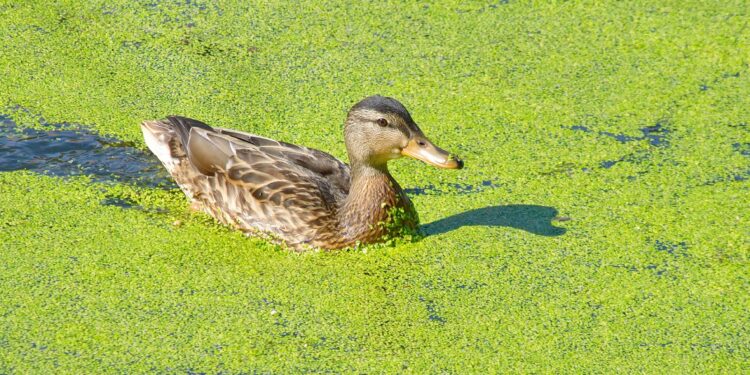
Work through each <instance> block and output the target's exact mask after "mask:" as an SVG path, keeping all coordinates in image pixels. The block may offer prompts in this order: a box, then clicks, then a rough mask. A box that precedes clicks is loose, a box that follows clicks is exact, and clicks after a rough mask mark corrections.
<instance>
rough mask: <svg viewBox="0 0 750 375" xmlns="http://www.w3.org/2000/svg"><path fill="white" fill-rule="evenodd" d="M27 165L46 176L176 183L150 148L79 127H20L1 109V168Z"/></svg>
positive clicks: (163, 185)
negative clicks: (148, 149)
mask: <svg viewBox="0 0 750 375" xmlns="http://www.w3.org/2000/svg"><path fill="white" fill-rule="evenodd" d="M15 170H29V171H33V172H37V173H42V174H46V175H51V176H61V177H64V176H77V175H89V176H91V177H92V178H93V179H94V180H95V181H116V182H124V183H130V184H135V185H141V186H148V187H161V188H165V189H171V188H176V187H177V186H176V185H175V184H174V182H172V180H171V178H170V177H169V174H168V173H167V172H166V170H165V169H164V167H163V166H162V165H161V163H160V162H159V160H158V159H156V157H155V156H153V155H152V154H151V153H149V152H147V151H144V150H140V149H138V148H136V147H134V145H133V144H131V143H128V142H123V141H119V140H117V139H114V138H108V137H102V136H99V135H97V134H95V133H92V132H91V131H89V130H86V129H83V128H71V127H70V126H67V124H66V126H63V125H55V126H53V128H52V129H51V130H37V129H19V128H18V127H17V126H16V124H15V123H14V122H13V121H12V120H11V119H10V118H8V117H7V116H3V115H0V171H15Z"/></svg>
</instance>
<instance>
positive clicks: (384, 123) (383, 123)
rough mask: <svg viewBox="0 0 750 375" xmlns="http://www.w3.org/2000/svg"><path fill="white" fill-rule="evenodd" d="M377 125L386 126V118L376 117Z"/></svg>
mask: <svg viewBox="0 0 750 375" xmlns="http://www.w3.org/2000/svg"><path fill="white" fill-rule="evenodd" d="M378 125H380V126H382V127H386V126H388V120H386V119H384V118H379V119H378Z"/></svg>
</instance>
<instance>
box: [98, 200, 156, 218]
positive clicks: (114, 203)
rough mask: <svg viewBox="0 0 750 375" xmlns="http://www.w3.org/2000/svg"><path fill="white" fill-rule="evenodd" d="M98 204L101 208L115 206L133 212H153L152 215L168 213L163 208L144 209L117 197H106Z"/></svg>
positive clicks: (131, 201)
mask: <svg viewBox="0 0 750 375" xmlns="http://www.w3.org/2000/svg"><path fill="white" fill-rule="evenodd" d="M99 204H101V205H102V206H115V207H120V208H122V209H133V210H139V211H145V212H153V213H159V214H163V213H165V212H168V210H166V209H164V208H146V207H143V206H142V205H140V204H138V203H136V202H135V201H133V200H131V199H128V198H123V197H117V196H106V197H105V198H104V199H102V200H101V201H100V202H99Z"/></svg>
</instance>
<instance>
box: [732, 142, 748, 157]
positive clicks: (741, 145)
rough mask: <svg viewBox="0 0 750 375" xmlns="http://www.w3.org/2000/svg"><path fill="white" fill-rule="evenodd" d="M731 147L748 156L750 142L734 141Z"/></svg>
mask: <svg viewBox="0 0 750 375" xmlns="http://www.w3.org/2000/svg"><path fill="white" fill-rule="evenodd" d="M732 148H733V149H734V151H736V152H739V153H740V155H742V156H747V157H750V143H734V144H732Z"/></svg>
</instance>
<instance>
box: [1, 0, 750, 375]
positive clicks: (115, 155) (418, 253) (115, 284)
mask: <svg viewBox="0 0 750 375" xmlns="http://www.w3.org/2000/svg"><path fill="white" fill-rule="evenodd" d="M749 16H750V15H749V14H748V8H747V6H746V4H745V3H744V2H742V1H729V2H706V1H701V2H697V1H696V2H692V1H690V2H684V1H680V2H660V3H658V4H656V3H641V2H625V3H612V2H608V3H585V2H565V3H553V4H542V3H534V4H531V3H525V2H524V3H522V2H515V1H507V2H506V1H500V2H475V3H461V4H458V3H450V2H442V3H439V4H434V3H376V4H358V5H356V4H355V5H344V4H343V3H342V4H337V3H320V2H302V3H290V4H270V5H269V4H251V3H247V2H221V3H213V2H201V1H144V2H125V1H116V2H111V1H108V2H99V1H90V2H73V1H58V2H54V3H52V4H49V3H44V4H42V3H41V2H40V3H37V2H2V1H0V19H2V20H3V22H0V44H1V45H0V48H1V49H0V50H2V53H1V54H0V114H2V116H0V121H2V124H1V125H0V126H1V128H0V170H2V172H0V249H1V251H0V258H1V259H0V286H1V287H0V373H47V372H64V373H70V372H72V373H80V372H96V373H100V372H165V373H229V374H234V373H255V372H257V373H289V372H302V371H305V372H313V371H314V372H365V373H372V372H375V373H379V372H386V373H424V372H430V373H432V372H445V373H467V372H468V373H487V372H647V373H656V372H658V373H661V372H672V373H674V372H706V371H709V372H726V373H738V372H742V371H746V368H747V363H748V360H749V359H750V358H749V357H750V348H749V347H748V341H750V331H749V329H748V327H750V320H749V319H748V314H747V311H748V309H750V300H749V297H748V296H750V290H749V289H750V276H749V275H750V266H749V265H748V251H750V215H748V214H747V212H748V211H749V210H750V195H749V192H748V190H749V188H750V181H748V179H750V157H749V156H748V155H750V146H748V145H750V128H749V127H748V123H750V67H749V65H748V56H750V53H749V52H750V49H748V47H747V46H748V43H750V29H748V28H747V27H746V23H747V20H748V19H749V18H748V17H749ZM376 93H379V94H383V95H388V96H393V97H396V98H397V99H399V100H400V101H402V102H403V103H404V104H405V105H406V106H407V108H409V110H410V111H411V114H412V116H413V117H414V119H415V120H416V121H417V123H418V124H419V125H420V127H421V128H422V130H424V132H425V134H426V135H427V136H428V137H430V139H432V140H433V141H434V142H435V143H436V144H438V145H440V146H441V147H443V148H445V149H448V150H451V151H453V152H456V153H457V154H458V155H460V156H461V157H462V158H463V159H464V160H465V162H466V168H464V169H462V170H460V171H443V170H437V169H434V168H431V167H429V166H426V165H423V164H421V163H419V162H417V161H412V160H398V161H396V162H393V163H391V170H392V172H393V174H394V176H395V177H396V178H397V179H398V181H399V183H400V184H401V185H402V186H403V187H404V188H405V189H406V190H407V193H408V194H409V195H410V196H411V197H412V200H413V202H414V203H415V206H416V207H417V210H418V211H419V214H420V218H421V221H422V224H423V226H422V230H423V232H425V234H426V236H425V238H423V239H421V240H419V241H417V242H413V243H407V242H398V243H395V244H393V245H389V246H373V247H366V248H362V249H358V250H348V251H341V252H317V253H308V254H302V255H300V254H296V253H293V252H290V251H287V250H284V249H281V248H278V247H276V246H274V245H271V244H269V243H267V242H264V241H262V240H259V239H252V238H246V237H244V236H242V235H241V234H240V233H237V232H235V231H232V230H230V229H227V228H225V227H222V226H220V225H217V224H216V223H215V222H213V221H212V220H211V219H210V218H208V217H207V216H205V215H202V214H196V213H192V212H191V211H190V210H189V209H188V203H187V201H186V199H185V198H184V196H183V195H182V193H181V192H180V191H178V190H177V189H176V188H175V187H174V186H173V185H172V184H171V182H170V181H169V180H168V178H167V177H166V175H164V174H163V171H162V170H161V167H160V166H159V164H158V161H157V160H156V159H155V158H154V157H152V156H151V155H150V154H149V153H148V151H147V150H146V149H145V145H144V143H143V140H142V139H141V135H140V129H139V127H138V124H139V122H140V121H142V120H144V119H153V118H163V117H165V116H167V115H171V114H179V115H184V116H190V117H193V118H197V119H201V120H203V121H205V122H207V123H209V124H211V125H215V126H219V127H227V128H235V129H239V130H244V131H249V132H253V133H257V134H261V135H264V136H269V137H273V138H276V139H279V140H283V141H287V142H292V143H298V144H303V145H306V146H310V147H315V148H319V149H322V150H324V151H327V152H330V153H332V154H333V155H335V156H337V157H340V158H345V157H346V153H345V148H344V144H343V137H342V121H343V119H344V117H345V115H346V111H347V110H348V108H349V107H350V106H351V105H352V104H354V103H355V102H357V101H358V100H360V99H361V98H363V97H365V96H368V95H372V94H376Z"/></svg>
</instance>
